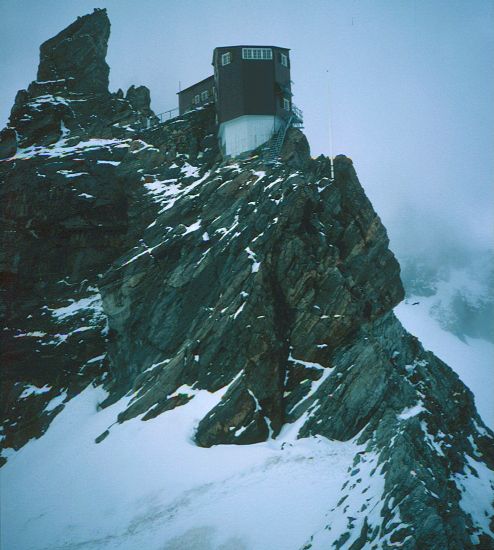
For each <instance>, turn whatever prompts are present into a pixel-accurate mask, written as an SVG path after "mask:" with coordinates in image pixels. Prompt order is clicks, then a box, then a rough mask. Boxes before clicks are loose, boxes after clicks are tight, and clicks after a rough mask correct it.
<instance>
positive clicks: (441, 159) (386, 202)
mask: <svg viewBox="0 0 494 550" xmlns="http://www.w3.org/2000/svg"><path fill="white" fill-rule="evenodd" d="M0 7H1V13H2V18H1V21H0V51H1V52H2V63H1V64H0V125H3V124H5V123H6V122H7V119H8V115H9V111H10V108H11V106H12V104H13V100H14V97H15V93H16V91H17V90H18V89H20V88H25V87H27V85H28V84H29V82H30V81H31V80H34V79H35V78H36V69H37V63H38V55H39V54H38V52H39V45H40V44H41V42H43V41H44V40H46V39H48V38H50V37H51V36H53V35H54V34H56V33H57V32H59V31H60V30H61V29H62V28H64V27H65V26H66V25H68V24H69V23H70V22H71V21H72V20H73V19H75V18H76V17H77V16H78V15H83V14H85V13H89V12H91V11H92V9H93V8H94V7H106V8H107V9H108V14H109V17H110V20H111V22H112V32H111V36H110V44H109V51H108V57H107V61H108V64H109V65H110V69H111V71H110V88H111V89H112V90H114V91H115V90H116V89H117V88H119V87H121V88H124V89H126V88H128V87H129V86H130V85H131V84H145V85H146V86H148V87H149V88H150V90H151V96H152V106H153V108H154V110H155V112H161V111H165V110H167V109H171V108H174V107H176V106H177V98H176V92H177V91H178V89H179V86H181V87H182V88H184V87H186V86H189V85H190V84H193V83H194V82H196V81H198V80H201V79H203V78H205V77H207V76H209V75H210V74H212V67H211V55H212V51H213V49H214V48H215V47H216V46H220V45H236V44H259V45H279V46H284V47H288V48H291V64H292V79H293V81H294V85H293V92H294V102H295V103H296V104H297V106H298V107H300V108H301V109H302V110H303V111H304V118H305V133H306V135H307V137H308V139H309V142H310V145H311V150H312V154H313V156H317V155H319V154H321V153H323V154H329V153H330V146H329V144H330V127H331V128H332V141H333V144H334V147H333V150H334V154H339V153H343V154H346V155H348V156H350V157H351V158H352V159H353V161H354V163H355V166H356V169H357V173H358V175H359V178H360V180H361V182H362V184H363V186H364V188H365V190H366V192H367V194H368V196H369V197H370V199H371V200H372V202H373V204H374V207H375V209H376V211H377V212H378V214H379V215H380V216H381V218H382V220H383V222H384V223H385V225H386V227H387V229H388V233H389V236H390V239H391V247H392V249H393V250H394V251H395V252H396V253H397V255H398V256H399V257H404V256H406V255H409V254H413V255H419V256H420V255H422V256H424V255H426V256H428V257H429V258H435V259H436V260H437V262H438V263H441V262H448V261H450V260H454V259H455V258H457V257H459V256H465V257H469V256H471V255H476V254H478V253H479V251H480V250H482V249H486V248H488V247H491V245H492V237H493V235H494V223H493V214H492V206H493V204H494V187H493V185H492V183H493V182H492V180H493V174H494V156H493V152H494V101H493V99H494V65H493V63H492V61H493V59H494V55H493V54H494V2H491V1H489V0H472V1H470V2H465V1H464V0H461V1H455V0H447V1H442V0H434V1H431V0H424V1H413V0H408V1H405V0H401V1H399V2H392V1H390V0H386V1H380V0H374V1H360V0H345V1H342V0H338V1H323V0H305V1H303V2H302V1H293V0H271V1H270V2H265V1H264V2H261V1H259V0H243V1H237V0H214V1H213V0H193V1H191V0H167V1H162V0H144V1H141V2H135V1H131V0H108V1H99V2H96V1H86V0H78V1H77V2H75V1H55V0H53V1H50V2H39V1H37V0H24V1H23V2H14V1H7V0H0Z"/></svg>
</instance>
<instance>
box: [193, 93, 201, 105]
mask: <svg viewBox="0 0 494 550" xmlns="http://www.w3.org/2000/svg"><path fill="white" fill-rule="evenodd" d="M200 102H201V97H200V96H199V94H197V95H195V96H194V103H195V104H196V105H199V103H200Z"/></svg>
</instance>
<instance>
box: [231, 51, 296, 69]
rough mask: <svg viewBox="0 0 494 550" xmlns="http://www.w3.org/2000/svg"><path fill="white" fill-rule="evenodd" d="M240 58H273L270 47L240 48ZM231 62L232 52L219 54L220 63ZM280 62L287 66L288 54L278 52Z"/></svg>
mask: <svg viewBox="0 0 494 550" xmlns="http://www.w3.org/2000/svg"><path fill="white" fill-rule="evenodd" d="M242 59H260V60H271V59H273V50H272V49H271V48H242ZM231 62H232V52H226V53H223V54H221V65H223V66H225V65H228V64H230V63H231ZM280 63H281V64H282V65H283V66H284V67H288V56H287V55H286V54H284V53H282V54H280Z"/></svg>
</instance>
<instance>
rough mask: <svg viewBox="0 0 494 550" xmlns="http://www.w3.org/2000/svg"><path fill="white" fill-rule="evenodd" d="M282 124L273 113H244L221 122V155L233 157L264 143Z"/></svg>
mask: <svg viewBox="0 0 494 550" xmlns="http://www.w3.org/2000/svg"><path fill="white" fill-rule="evenodd" d="M281 124H282V120H281V118H280V117H277V116H274V115H244V116H239V117H237V118H234V119H233V120H229V121H228V122H222V123H221V124H220V128H219V136H218V137H219V140H220V146H221V150H222V152H223V155H224V156H226V157H235V156H237V155H240V154H241V153H245V152H246V151H252V149H256V148H257V147H259V146H260V145H262V144H263V143H266V141H268V140H269V139H270V138H271V136H272V135H273V133H274V132H276V131H277V130H278V129H279V128H280V126H281Z"/></svg>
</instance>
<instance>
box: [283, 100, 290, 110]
mask: <svg viewBox="0 0 494 550" xmlns="http://www.w3.org/2000/svg"><path fill="white" fill-rule="evenodd" d="M283 109H285V111H289V110H290V100H289V99H287V98H286V97H284V98H283Z"/></svg>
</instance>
